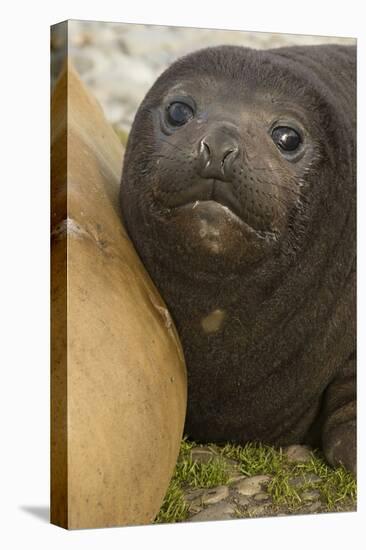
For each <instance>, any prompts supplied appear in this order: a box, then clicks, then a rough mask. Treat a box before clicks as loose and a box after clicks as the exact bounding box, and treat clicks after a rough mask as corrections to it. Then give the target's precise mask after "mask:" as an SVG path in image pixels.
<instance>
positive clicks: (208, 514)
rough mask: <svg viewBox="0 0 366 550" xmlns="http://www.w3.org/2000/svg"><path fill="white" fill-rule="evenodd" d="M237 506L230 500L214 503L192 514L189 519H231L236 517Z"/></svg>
mask: <svg viewBox="0 0 366 550" xmlns="http://www.w3.org/2000/svg"><path fill="white" fill-rule="evenodd" d="M234 514H235V507H234V505H233V504H230V502H219V503H218V504H212V505H211V506H208V507H207V508H205V510H202V511H201V512H198V514H195V515H194V516H192V517H191V518H190V519H189V520H188V521H214V520H220V519H231V518H233V517H234Z"/></svg>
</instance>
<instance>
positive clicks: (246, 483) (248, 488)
mask: <svg viewBox="0 0 366 550" xmlns="http://www.w3.org/2000/svg"><path fill="white" fill-rule="evenodd" d="M270 479H271V476H269V475H262V476H252V477H247V478H246V479H243V480H242V481H239V482H238V483H236V484H235V489H236V491H238V493H239V494H241V495H247V496H253V495H256V494H257V493H260V492H261V489H262V487H263V485H267V484H268V483H269V481H270Z"/></svg>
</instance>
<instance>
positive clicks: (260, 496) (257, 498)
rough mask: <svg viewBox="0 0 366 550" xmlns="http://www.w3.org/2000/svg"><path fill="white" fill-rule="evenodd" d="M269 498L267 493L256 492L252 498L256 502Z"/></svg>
mask: <svg viewBox="0 0 366 550" xmlns="http://www.w3.org/2000/svg"><path fill="white" fill-rule="evenodd" d="M269 499H270V496H269V495H267V493H258V494H257V495H254V500H255V501H257V502H263V501H265V500H269Z"/></svg>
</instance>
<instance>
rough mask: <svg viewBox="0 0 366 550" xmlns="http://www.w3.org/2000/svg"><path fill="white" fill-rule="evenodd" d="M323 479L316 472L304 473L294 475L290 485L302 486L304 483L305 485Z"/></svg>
mask: <svg viewBox="0 0 366 550" xmlns="http://www.w3.org/2000/svg"><path fill="white" fill-rule="evenodd" d="M319 481H321V478H320V477H319V476H317V475H316V474H304V475H302V476H298V477H293V478H292V479H290V480H289V485H290V487H294V488H297V487H301V486H302V485H305V483H318V482H319Z"/></svg>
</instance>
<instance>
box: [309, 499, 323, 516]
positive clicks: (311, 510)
mask: <svg viewBox="0 0 366 550" xmlns="http://www.w3.org/2000/svg"><path fill="white" fill-rule="evenodd" d="M321 507H322V503H321V502H320V501H319V500H318V501H317V502H313V503H312V504H310V505H309V506H307V508H306V511H307V512H309V513H310V514H312V513H314V512H317V511H318V510H320V508H321Z"/></svg>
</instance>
